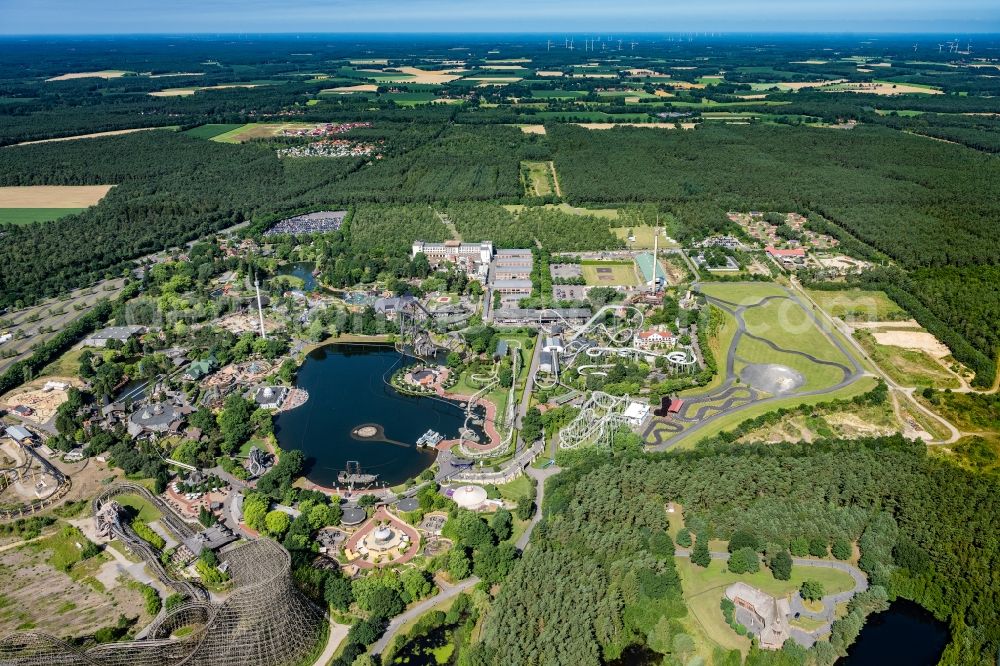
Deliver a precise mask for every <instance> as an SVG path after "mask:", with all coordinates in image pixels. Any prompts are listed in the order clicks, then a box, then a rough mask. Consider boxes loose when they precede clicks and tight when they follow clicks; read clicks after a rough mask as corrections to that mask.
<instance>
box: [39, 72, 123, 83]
mask: <svg viewBox="0 0 1000 666" xmlns="http://www.w3.org/2000/svg"><path fill="white" fill-rule="evenodd" d="M120 76H125V72H124V71H121V70H117V69H103V70H101V71H99V72H72V73H70V74H60V75H59V76H53V77H52V78H51V79H45V80H46V81H72V80H73V79H117V78H118V77H120Z"/></svg>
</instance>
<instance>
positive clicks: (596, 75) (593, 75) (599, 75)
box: [573, 72, 618, 79]
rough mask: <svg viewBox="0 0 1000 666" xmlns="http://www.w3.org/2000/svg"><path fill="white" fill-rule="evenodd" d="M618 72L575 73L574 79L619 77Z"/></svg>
mask: <svg viewBox="0 0 1000 666" xmlns="http://www.w3.org/2000/svg"><path fill="white" fill-rule="evenodd" d="M617 77H618V75H617V74H603V73H600V72H593V73H590V72H588V73H586V74H580V73H577V74H573V78H574V79H614V78H617Z"/></svg>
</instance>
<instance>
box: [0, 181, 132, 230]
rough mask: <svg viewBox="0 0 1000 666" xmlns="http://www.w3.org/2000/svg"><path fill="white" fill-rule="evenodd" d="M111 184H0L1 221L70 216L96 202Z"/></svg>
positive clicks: (30, 220)
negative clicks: (6, 185)
mask: <svg viewBox="0 0 1000 666" xmlns="http://www.w3.org/2000/svg"><path fill="white" fill-rule="evenodd" d="M112 187H113V186H112V185H29V186H22V187H0V224H19V225H20V224H34V223H36V222H50V221H52V220H58V219H59V218H61V217H66V216H67V215H73V214H74V213H79V212H80V211H82V210H84V209H86V208H87V207H89V206H93V205H95V204H97V203H98V202H99V201H100V200H101V199H102V198H104V195H105V194H107V193H108V191H109V190H110V189H111V188H112Z"/></svg>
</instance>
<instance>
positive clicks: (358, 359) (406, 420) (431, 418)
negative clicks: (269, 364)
mask: <svg viewBox="0 0 1000 666" xmlns="http://www.w3.org/2000/svg"><path fill="white" fill-rule="evenodd" d="M413 362H414V360H413V359H412V358H411V357H408V356H403V355H402V354H400V353H398V352H397V351H396V350H395V349H393V348H392V347H391V346H388V345H348V344H333V345H326V346H324V347H320V348H319V349H316V350H315V351H313V352H312V353H310V354H309V356H308V358H307V359H306V361H305V363H304V364H303V365H302V367H301V368H300V369H299V374H298V379H297V380H296V384H297V386H299V387H300V388H303V389H305V390H306V391H308V392H309V400H308V401H307V402H306V404H305V405H303V406H302V407H299V408H298V409H293V410H292V411H290V412H284V413H282V414H279V415H278V416H277V418H276V419H275V432H276V434H277V437H278V443H279V444H280V445H281V448H282V449H286V450H288V449H300V450H302V451H303V452H304V453H305V454H306V457H307V458H309V459H310V469H309V471H308V473H307V476H308V478H309V479H310V480H311V481H313V482H315V483H318V484H319V485H322V486H327V487H330V486H333V485H335V483H336V480H337V472H339V471H340V470H342V469H344V467H345V465H346V463H347V461H348V460H357V461H358V462H360V463H361V467H362V468H363V469H364V471H365V472H371V473H373V474H378V475H379V481H380V482H383V481H384V482H386V483H388V484H389V485H394V484H397V483H401V482H403V481H405V480H406V479H408V478H411V477H413V476H416V475H417V474H420V472H422V471H423V470H425V469H427V468H428V467H430V466H431V464H432V463H433V462H434V458H435V455H436V452H435V451H433V450H430V451H428V450H425V449H418V448H417V447H416V444H415V442H416V441H417V439H419V438H420V436H421V435H423V434H424V433H425V432H426V431H427V430H428V429H432V430H436V431H438V432H439V433H441V434H442V435H444V436H445V438H446V439H453V438H456V437H457V436H458V431H459V428H461V427H462V424H463V423H464V420H465V415H464V412H463V410H462V409H461V408H460V407H459V406H458V405H457V404H456V403H451V402H447V401H444V400H439V399H436V398H431V397H414V396H409V395H402V394H400V393H399V392H398V391H396V390H395V389H394V388H392V387H391V386H389V385H388V384H386V383H385V382H386V381H388V380H389V378H390V377H391V376H392V374H393V373H394V372H395V371H396V370H397V369H398V368H399V367H400V365H401V364H405V365H409V364H412V363H413ZM383 378H384V379H385V381H383ZM365 424H378V425H380V426H382V427H383V428H384V430H385V439H387V440H392V441H393V442H396V443H388V442H384V441H359V440H357V439H354V438H352V437H351V432H352V431H353V430H354V429H355V428H357V427H358V426H361V425H365Z"/></svg>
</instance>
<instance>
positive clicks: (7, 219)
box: [0, 208, 86, 224]
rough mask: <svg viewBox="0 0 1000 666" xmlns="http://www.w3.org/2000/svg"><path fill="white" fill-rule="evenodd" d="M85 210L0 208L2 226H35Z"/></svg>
mask: <svg viewBox="0 0 1000 666" xmlns="http://www.w3.org/2000/svg"><path fill="white" fill-rule="evenodd" d="M83 210H86V209H85V208H0V224H35V223H36V222H51V221H52V220H58V219H59V218H61V217H66V216H67V215H74V214H76V213H79V212H81V211H83Z"/></svg>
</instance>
